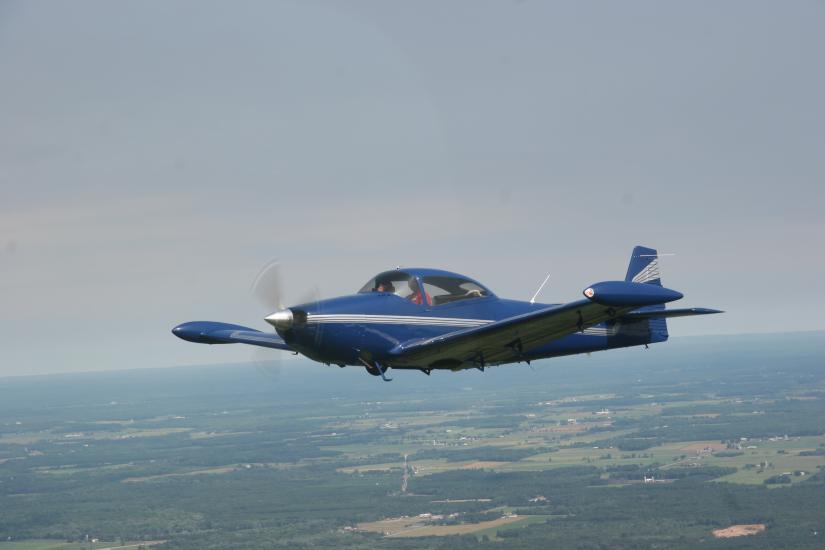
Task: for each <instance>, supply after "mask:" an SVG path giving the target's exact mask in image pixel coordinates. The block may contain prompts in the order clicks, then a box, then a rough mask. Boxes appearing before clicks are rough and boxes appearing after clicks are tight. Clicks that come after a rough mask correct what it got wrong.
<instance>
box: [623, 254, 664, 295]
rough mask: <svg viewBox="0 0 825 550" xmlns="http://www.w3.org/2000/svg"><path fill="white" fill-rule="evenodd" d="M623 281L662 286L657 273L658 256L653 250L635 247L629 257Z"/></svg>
mask: <svg viewBox="0 0 825 550" xmlns="http://www.w3.org/2000/svg"><path fill="white" fill-rule="evenodd" d="M624 280H625V281H628V282H630V281H632V282H634V283H647V284H650V285H658V286H662V278H661V275H660V273H659V254H658V252H656V250H655V249H653V248H647V247H645V246H637V247H636V248H634V249H633V253H632V254H631V256H630V264H629V265H628V266H627V275H625V278H624Z"/></svg>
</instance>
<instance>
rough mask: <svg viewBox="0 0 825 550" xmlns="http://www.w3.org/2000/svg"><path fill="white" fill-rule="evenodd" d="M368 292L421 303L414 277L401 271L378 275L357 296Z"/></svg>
mask: <svg viewBox="0 0 825 550" xmlns="http://www.w3.org/2000/svg"><path fill="white" fill-rule="evenodd" d="M368 292H388V293H391V294H395V295H396V296H400V297H401V298H404V299H405V300H410V301H411V302H413V303H417V304H420V303H421V292H420V290H419V287H418V281H417V280H416V279H415V277H414V276H412V275H410V274H409V273H405V272H403V271H398V270H395V271H385V272H384V273H379V274H378V275H376V276H375V277H374V278H372V279H370V280H369V281H368V282H367V284H365V285H364V286H363V287H361V290H359V291H358V293H359V294H364V293H368Z"/></svg>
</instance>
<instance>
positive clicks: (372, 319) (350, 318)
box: [307, 313, 493, 327]
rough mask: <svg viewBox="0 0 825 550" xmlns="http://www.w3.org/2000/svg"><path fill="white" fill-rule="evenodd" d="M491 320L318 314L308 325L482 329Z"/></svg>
mask: <svg viewBox="0 0 825 550" xmlns="http://www.w3.org/2000/svg"><path fill="white" fill-rule="evenodd" d="M492 322H493V321H492V320H490V319H460V318H455V317H416V316H412V315H363V314H357V313H340V314H338V313H318V314H310V315H308V316H307V323H309V324H313V323H368V324H381V325H433V326H456V327H480V326H482V325H487V324H490V323H492Z"/></svg>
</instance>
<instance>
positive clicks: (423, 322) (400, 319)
mask: <svg viewBox="0 0 825 550" xmlns="http://www.w3.org/2000/svg"><path fill="white" fill-rule="evenodd" d="M493 322H495V321H493V320H490V319H461V318H457V317H416V316H413V315H365V314H358V313H317V314H309V315H308V316H307V323H308V324H319V323H324V324H326V323H343V324H359V323H364V324H378V325H416V326H451V327H462V328H469V327H480V326H484V325H489V324H490V323H493ZM617 331H618V326H613V327H610V328H607V327H598V326H595V327H589V328H586V329H584V331H583V334H587V335H592V336H613V335H614V334H616V332H617Z"/></svg>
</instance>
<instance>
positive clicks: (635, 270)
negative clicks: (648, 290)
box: [618, 246, 668, 343]
mask: <svg viewBox="0 0 825 550" xmlns="http://www.w3.org/2000/svg"><path fill="white" fill-rule="evenodd" d="M624 280H625V281H632V282H634V283H644V284H648V285H658V286H662V275H661V272H660V271H659V254H658V252H656V249H655V248H648V247H646V246H637V247H635V248H634V249H633V252H632V254H631V255H630V263H629V264H628V266H627V275H625V278H624ZM664 309H665V306H664V304H660V305H655V306H647V307H643V308H639V310H638V311H664ZM643 334H644V335H645V336H646V337H647V338H648V340H647V341H648V342H649V343H653V342H664V341H665V340H667V337H668V334H667V321H666V320H665V319H664V318H653V319H647V320H644V321H636V322H634V323H632V324H627V325H625V324H622V325H620V326H619V330H618V335H621V336H631V335H632V336H636V337H638V336H641V335H643Z"/></svg>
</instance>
